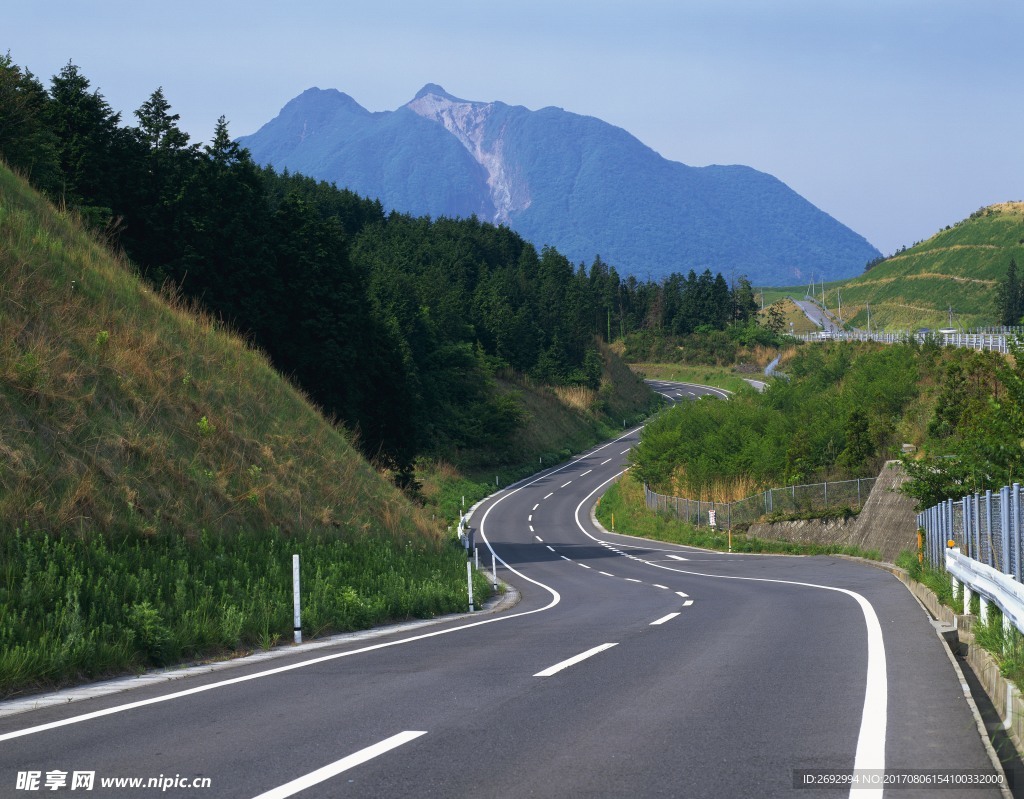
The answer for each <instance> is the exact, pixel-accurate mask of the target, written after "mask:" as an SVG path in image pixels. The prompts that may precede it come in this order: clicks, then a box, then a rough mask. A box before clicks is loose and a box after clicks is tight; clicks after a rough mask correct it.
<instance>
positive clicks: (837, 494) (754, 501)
mask: <svg viewBox="0 0 1024 799" xmlns="http://www.w3.org/2000/svg"><path fill="white" fill-rule="evenodd" d="M876 479H877V478H875V477H861V478H860V479H857V480H838V481H832V482H827V483H809V484H805V485H792V486H786V487H785V488H769V489H766V490H765V491H762V492H761V493H759V494H754V495H753V496H750V497H745V498H744V499H738V500H736V501H734V502H712V501H711V500H702V499H688V498H686V497H674V496H669V495H666V494H658V493H656V492H654V491H651V489H650V487H649V486H647V485H646V484H644V497H645V499H646V501H647V507H648V508H649V509H651V510H660V511H663V512H667V513H673V514H675V517H676V518H677V519H682V520H683V521H687V522H689V523H690V524H692V525H694V526H695V527H701V526H715V527H721V528H723V529H728V530H731V529H732V528H733V525H735V524H751V523H753V522H756V521H758V520H759V519H761V518H762V517H764V516H767V515H769V514H771V513H776V512H779V513H806V512H810V511H816V510H825V509H827V508H835V507H858V508H859V507H861V506H862V505H863V504H864V501H865V500H867V498H868V494H870V493H871V489H872V487H873V486H874V485H875V480H876ZM712 518H713V519H714V524H713V525H712V522H711V519H712Z"/></svg>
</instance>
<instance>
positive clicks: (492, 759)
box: [0, 384, 1000, 799]
mask: <svg viewBox="0 0 1024 799" xmlns="http://www.w3.org/2000/svg"><path fill="white" fill-rule="evenodd" d="M657 388H658V390H660V391H662V392H663V393H666V394H668V395H669V396H672V397H673V398H676V395H680V398H689V397H690V394H689V393H688V392H694V394H701V393H705V390H704V389H700V388H699V387H694V386H685V385H679V384H672V385H667V384H660V385H658V386H657ZM638 433H639V431H638V430H633V431H629V433H628V434H626V435H624V436H623V437H622V438H620V439H618V440H616V441H613V442H611V443H608V444H605V445H604V446H601V447H598V448H596V449H594V450H592V451H590V452H588V453H586V454H584V455H583V456H581V457H579V458H577V459H575V460H573V461H572V462H570V463H568V464H565V465H563V466H560V467H557V468H554V469H551V470H548V471H546V472H544V473H541V474H539V475H537V476H535V477H534V478H531V479H529V480H526V481H524V482H523V483H521V484H519V485H517V486H513V487H511V488H510V489H508V490H505V491H502V492H500V493H498V494H496V495H495V496H493V497H491V498H490V499H489V500H487V501H486V502H484V503H482V504H481V505H480V506H479V507H478V508H477V509H476V510H475V512H474V513H473V516H472V520H471V523H472V525H473V527H474V528H475V534H476V540H477V543H478V544H479V546H480V547H481V549H482V555H481V563H482V564H486V565H488V566H489V565H490V553H491V552H492V551H493V552H494V553H495V555H496V557H497V559H498V564H497V565H498V576H499V577H500V579H501V580H503V581H506V582H507V583H509V584H511V585H513V586H514V587H515V588H516V589H517V590H518V592H519V594H520V600H519V602H518V604H516V605H515V606H514V607H513V608H511V609H509V610H506V611H504V612H501V613H477V614H475V615H473V616H463V617H458V618H453V619H450V620H446V621H444V622H441V623H438V624H436V625H432V626H428V627H423V628H419V629H418V630H416V631H414V632H411V633H410V632H404V633H403V632H395V633H392V634H389V635H385V636H383V637H379V638H375V639H373V640H372V641H366V640H360V641H343V642H340V643H339V644H338V645H337V646H330V647H327V648H321V649H318V650H316V651H315V652H313V653H306V652H296V653H295V654H290V655H287V656H284V657H282V658H279V659H277V660H274V661H272V662H270V663H268V662H261V663H250V664H240V665H238V666H236V667H234V668H230V669H225V670H221V671H219V672H216V673H211V674H205V675H198V676H195V677H190V678H186V679H180V680H176V681H174V682H171V683H167V684H161V685H149V686H146V687H144V688H139V689H137V690H133V691H129V692H126V693H121V694H117V695H112V696H102V697H97V698H93V699H88V700H85V701H81V702H75V703H73V704H68V705H65V706H60V707H48V708H45V709H40V710H37V711H33V712H30V713H23V714H20V715H17V716H11V717H6V718H3V719H0V796H2V797H26V796H32V795H40V794H43V793H45V794H46V795H67V796H77V795H83V796H94V797H107V796H111V797H113V796H120V797H124V796H156V795H162V796H168V797H229V798H230V797H243V798H245V799H251V798H252V797H261V799H284V797H288V796H299V797H304V798H307V797H308V798H309V799H313V797H317V798H323V797H332V798H333V797H424V796H432V797H463V796H465V797H527V796H534V797H556V796H557V797H577V796H586V797H625V796H628V797H709V798H711V797H714V799H720V798H721V797H775V796H796V797H806V799H819V798H821V797H836V796H853V797H857V799H867V798H868V797H876V796H880V795H882V794H881V791H878V790H870V789H867V790H863V789H859V790H854V791H852V792H851V790H850V789H849V787H836V786H835V781H836V780H843V779H846V780H848V779H849V778H850V775H851V774H853V773H854V769H858V770H863V771H858V772H857V773H858V774H859V775H861V776H864V777H868V776H870V775H871V774H880V773H883V772H882V771H881V770H882V769H884V770H885V773H887V774H889V775H898V774H899V773H900V771H901V770H911V769H912V770H921V769H943V770H950V769H955V770H960V771H974V772H977V773H979V774H984V775H992V774H993V773H994V772H993V767H992V765H991V762H990V759H989V757H988V754H987V752H986V749H985V747H984V746H983V743H982V740H981V737H980V735H979V732H978V729H977V725H976V722H975V720H974V718H973V716H972V714H971V712H970V708H969V705H968V703H967V701H966V700H965V698H964V694H963V690H962V688H961V686H960V683H959V680H958V679H957V677H956V674H955V671H954V669H953V666H952V665H951V662H950V660H949V658H948V656H947V654H946V652H945V650H944V648H943V646H942V644H941V642H940V640H939V638H938V637H937V636H936V634H935V633H934V631H933V629H932V627H931V625H930V624H929V622H928V619H927V618H926V616H925V614H924V611H923V610H922V609H921V607H920V606H919V605H918V604H917V602H916V601H915V600H914V599H913V598H912V597H911V595H910V594H909V593H908V592H907V590H906V589H905V588H904V587H903V586H902V585H901V584H900V583H899V582H898V581H897V580H896V579H895V578H894V577H892V576H891V575H889V574H888V573H886V572H884V571H881V570H878V569H874V568H871V567H869V566H864V565H860V564H858V563H855V562H852V561H848V560H842V559H838V558H831V557H813V558H798V557H779V556H775V557H771V556H751V555H729V554H721V553H709V552H704V551H699V550H693V549H688V548H685V547H680V546H672V545H667V544H656V543H651V542H647V541H643V540H638V539H630V538H627V537H623V536H620V535H614V534H610V533H605V532H604V531H602V530H601V529H600V528H598V527H597V526H595V525H594V524H593V523H592V522H591V516H590V508H591V507H592V505H593V503H594V501H595V500H596V499H597V497H598V496H599V495H600V494H601V492H602V491H603V490H604V489H605V488H606V487H607V485H608V484H609V482H610V481H612V480H614V479H615V478H616V476H617V475H618V474H619V473H620V472H621V470H622V469H623V468H624V465H625V462H626V458H627V454H628V451H629V449H630V447H631V446H632V445H633V443H635V441H636V439H637V436H638ZM801 770H803V771H806V772H807V773H808V774H810V777H809V779H811V780H817V781H818V782H819V783H822V782H824V781H825V780H831V781H832V782H829V783H826V784H824V785H822V784H818V785H816V786H815V787H809V788H800V789H795V788H794V779H801ZM872 770H874V771H872ZM90 774H92V775H93V776H92V778H91V779H92V780H93V782H92V786H93V787H92V789H91V791H90V790H87V789H86V788H85V785H84V784H85V782H88V781H89V780H90V777H89V775H90ZM113 778H122V779H129V778H140V779H142V780H148V779H150V778H153V779H158V778H159V779H162V780H164V781H165V782H164V783H163V784H164V785H165V786H166V787H165V788H164V789H163V790H161V789H160V788H148V789H144V788H138V789H131V788H115V787H109V786H107V787H104V786H103V785H101V780H104V779H106V780H109V779H113ZM193 780H197V782H196V783H195V786H193ZM206 780H208V781H209V783H208V786H209V787H203V786H204V785H206V783H205V781H206ZM76 781H77V782H78V783H79V787H77V788H75V787H74V784H75V782H76ZM170 783H173V784H170ZM48 784H49V785H55V786H56V787H55V790H53V791H52V792H51V791H50V790H47V786H48ZM31 785H36V786H38V789H37V790H36V791H34V792H33V791H32V790H26V788H30V787H31ZM885 793H886V794H887V795H891V796H893V797H905V798H906V799H911V798H912V797H923V796H941V797H950V799H952V797H956V796H971V797H975V796H977V797H994V796H999V795H1000V792H999V790H997V789H995V788H991V787H989V788H982V789H980V790H970V791H966V790H962V789H960V788H955V789H947V790H941V791H940V790H937V789H935V788H934V786H933V787H931V788H922V789H907V788H900V789H898V790H897V789H889V790H886V792H885Z"/></svg>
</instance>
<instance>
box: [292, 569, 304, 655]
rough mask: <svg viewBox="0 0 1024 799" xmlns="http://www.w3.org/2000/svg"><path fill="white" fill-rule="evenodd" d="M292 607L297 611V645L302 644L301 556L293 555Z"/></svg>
mask: <svg viewBox="0 0 1024 799" xmlns="http://www.w3.org/2000/svg"><path fill="white" fill-rule="evenodd" d="M292 607H293V608H294V610H295V643H297V644H301V643H302V611H301V610H300V607H299V556H298V555H292Z"/></svg>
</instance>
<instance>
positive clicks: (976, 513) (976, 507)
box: [967, 493, 981, 560]
mask: <svg viewBox="0 0 1024 799" xmlns="http://www.w3.org/2000/svg"><path fill="white" fill-rule="evenodd" d="M967 501H968V503H969V504H970V505H971V532H973V533H974V553H975V554H974V559H975V560H981V515H980V511H981V496H980V495H978V494H977V493H976V494H974V496H972V497H968V499H967Z"/></svg>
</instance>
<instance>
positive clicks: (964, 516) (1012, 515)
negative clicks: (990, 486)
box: [917, 483, 1024, 632]
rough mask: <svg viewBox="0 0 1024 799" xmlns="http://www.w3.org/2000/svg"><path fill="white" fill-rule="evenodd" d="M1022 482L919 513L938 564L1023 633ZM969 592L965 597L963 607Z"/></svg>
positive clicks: (932, 561)
mask: <svg viewBox="0 0 1024 799" xmlns="http://www.w3.org/2000/svg"><path fill="white" fill-rule="evenodd" d="M1021 500H1022V496H1021V486H1020V483H1014V484H1013V485H1012V486H1003V487H1002V488H1000V489H999V490H998V491H986V492H985V493H984V494H971V495H969V496H966V497H963V498H961V499H947V500H945V501H944V502H940V503H939V504H938V505H934V506H932V507H931V508H928V510H925V511H923V512H921V513H919V514H918V517H917V523H918V526H919V527H921V528H922V529H923V530H924V534H925V542H924V545H925V553H926V555H927V557H928V562H929V563H930V564H931V566H932V567H934V568H944V569H945V570H946V571H947V572H949V574H950V576H951V577H952V578H954V579H955V580H956V581H958V582H960V583H962V584H963V585H964V587H965V588H966V589H967V590H968V591H970V592H973V593H976V594H978V596H979V597H980V598H981V600H982V603H981V611H982V617H985V616H987V603H989V602H991V603H994V604H995V605H996V606H997V607H998V608H999V609H1000V610H1001V611H1002V613H1003V619H1004V623H1008V624H1011V623H1012V624H1013V625H1014V626H1015V627H1016V628H1017V629H1018V630H1020V631H1022V632H1024V581H1022V579H1021V578H1022V576H1024V558H1022V556H1021V550H1022V547H1024V519H1022V516H1021V513H1022V510H1024V508H1022V502H1021ZM968 602H969V596H966V597H965V607H966V605H967V603H968Z"/></svg>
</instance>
